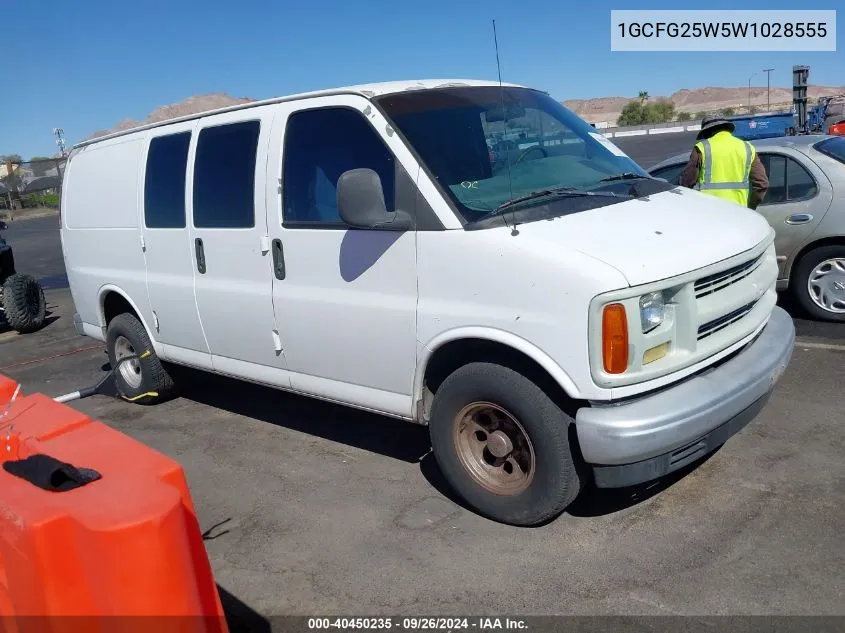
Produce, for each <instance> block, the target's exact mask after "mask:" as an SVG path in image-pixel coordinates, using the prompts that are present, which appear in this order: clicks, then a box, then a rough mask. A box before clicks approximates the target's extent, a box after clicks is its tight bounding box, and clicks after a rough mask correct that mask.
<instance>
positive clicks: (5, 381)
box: [0, 374, 18, 425]
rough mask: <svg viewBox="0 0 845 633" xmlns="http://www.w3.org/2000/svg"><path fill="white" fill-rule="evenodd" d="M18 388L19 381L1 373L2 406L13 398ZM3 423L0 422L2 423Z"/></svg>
mask: <svg viewBox="0 0 845 633" xmlns="http://www.w3.org/2000/svg"><path fill="white" fill-rule="evenodd" d="M17 388H18V383H17V382H16V381H14V380H12V379H11V378H7V377H6V376H4V375H3V374H0V407H5V406H6V404H8V402H9V400H11V399H12V396H13V395H14V393H15V389H17ZM2 424H3V423H2V422H0V425H2Z"/></svg>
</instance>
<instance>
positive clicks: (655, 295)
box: [640, 292, 666, 334]
mask: <svg viewBox="0 0 845 633" xmlns="http://www.w3.org/2000/svg"><path fill="white" fill-rule="evenodd" d="M665 313H666V302H665V301H664V299H663V293H662V292H649V293H648V294H645V295H643V296H642V297H640V324H641V325H642V330H643V334H645V333H646V332H651V331H652V330H653V329H654V328H656V327H658V326H659V325H660V324H661V323H663V317H664V316H665Z"/></svg>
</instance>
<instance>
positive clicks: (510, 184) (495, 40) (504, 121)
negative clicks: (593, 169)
mask: <svg viewBox="0 0 845 633" xmlns="http://www.w3.org/2000/svg"><path fill="white" fill-rule="evenodd" d="M493 44H494V45H495V47H496V71H497V72H498V73H499V99H500V100H501V102H502V130H503V133H502V140H504V135H505V134H507V131H508V113H507V110H505V88H504V86H502V65H501V64H500V63H499V38H498V36H497V35H496V19H495V18H494V19H493ZM505 148H507V145H505ZM505 167H506V168H507V170H508V192H509V193H510V199H511V200H513V181H512V180H511V157H510V153H509V152H508V150H507V149H505ZM502 220H504V222H505V226H507V227H508V228H509V229H511V235H516V234H517V231H516V223H514V225H513V227H511V226H510V225H509V224H508V218H507V216H506V214H504V213H503V214H502Z"/></svg>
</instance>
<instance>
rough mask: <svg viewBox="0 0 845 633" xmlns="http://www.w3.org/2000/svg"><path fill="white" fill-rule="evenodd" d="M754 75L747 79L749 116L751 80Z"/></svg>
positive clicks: (749, 111) (749, 112)
mask: <svg viewBox="0 0 845 633" xmlns="http://www.w3.org/2000/svg"><path fill="white" fill-rule="evenodd" d="M756 74H757V73H754V74H752V75H751V76H750V77H749V78H748V114H751V80H752V79H753V78H754V76H755V75H756Z"/></svg>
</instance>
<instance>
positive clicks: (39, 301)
mask: <svg viewBox="0 0 845 633" xmlns="http://www.w3.org/2000/svg"><path fill="white" fill-rule="evenodd" d="M3 310H4V311H5V313H6V322H7V323H8V324H9V327H11V328H12V329H13V330H17V331H18V332H20V333H21V334H29V333H30V332H35V331H36V330H40V329H41V328H42V327H44V319H45V318H46V316H47V302H46V301H45V299H44V289H43V288H42V287H41V284H40V283H38V280H37V279H36V278H35V277H33V276H32V275H24V274H21V273H17V274H14V275H12V276H11V277H9V278H8V279H6V281H5V282H4V283H3Z"/></svg>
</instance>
